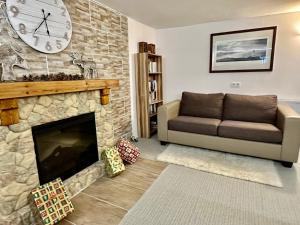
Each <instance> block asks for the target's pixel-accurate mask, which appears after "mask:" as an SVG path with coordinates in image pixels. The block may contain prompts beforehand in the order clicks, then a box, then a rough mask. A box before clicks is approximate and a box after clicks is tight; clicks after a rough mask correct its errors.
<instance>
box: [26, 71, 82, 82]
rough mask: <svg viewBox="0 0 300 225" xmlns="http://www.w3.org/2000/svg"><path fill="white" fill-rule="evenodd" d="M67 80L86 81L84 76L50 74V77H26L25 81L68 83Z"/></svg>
mask: <svg viewBox="0 0 300 225" xmlns="http://www.w3.org/2000/svg"><path fill="white" fill-rule="evenodd" d="M66 80H84V76H83V75H78V74H75V75H73V74H65V73H58V74H50V75H45V74H43V75H24V76H23V81H27V82H32V81H66Z"/></svg>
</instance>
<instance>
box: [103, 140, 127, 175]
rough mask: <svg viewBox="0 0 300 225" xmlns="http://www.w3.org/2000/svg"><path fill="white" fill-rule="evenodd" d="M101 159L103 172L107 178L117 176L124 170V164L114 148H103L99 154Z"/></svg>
mask: <svg viewBox="0 0 300 225" xmlns="http://www.w3.org/2000/svg"><path fill="white" fill-rule="evenodd" d="M101 159H102V160H103V161H104V163H105V171H106V173H107V176H108V177H114V176H117V175H119V174H120V173H122V172H123V171H124V170H125V166H124V163H123V161H122V159H121V157H120V154H119V152H118V149H117V147H115V146H114V147H107V148H105V149H104V150H103V152H102V153H101Z"/></svg>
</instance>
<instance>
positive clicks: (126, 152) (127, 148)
mask: <svg viewBox="0 0 300 225" xmlns="http://www.w3.org/2000/svg"><path fill="white" fill-rule="evenodd" d="M117 148H118V151H119V153H120V156H121V158H122V159H123V161H125V162H127V163H129V164H133V163H135V162H136V160H137V158H138V157H139V156H140V154H141V153H140V150H139V148H138V147H136V146H135V145H134V144H133V143H131V142H130V141H129V140H127V139H125V138H121V139H120V140H119V141H118V143H117Z"/></svg>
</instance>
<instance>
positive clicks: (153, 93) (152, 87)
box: [149, 80, 157, 103]
mask: <svg viewBox="0 0 300 225" xmlns="http://www.w3.org/2000/svg"><path fill="white" fill-rule="evenodd" d="M156 100H157V81H156V80H150V81H149V102H150V103H152V102H154V101H156Z"/></svg>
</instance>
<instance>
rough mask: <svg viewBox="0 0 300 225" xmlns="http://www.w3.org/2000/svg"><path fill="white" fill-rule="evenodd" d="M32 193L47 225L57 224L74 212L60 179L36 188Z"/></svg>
mask: <svg viewBox="0 0 300 225" xmlns="http://www.w3.org/2000/svg"><path fill="white" fill-rule="evenodd" d="M31 193H32V196H33V200H34V203H35V205H36V206H37V209H38V211H39V213H40V216H41V218H42V221H43V223H44V224H45V225H52V224H56V223H58V222H59V221H61V220H62V219H63V218H65V217H66V216H67V215H68V214H70V213H72V212H73V211H74V207H73V205H72V203H71V201H70V200H69V197H68V194H67V192H66V189H65V187H64V185H63V182H62V181H61V179H60V178H57V179H56V180H54V181H51V182H49V183H47V184H43V185H41V186H39V187H37V188H34V189H33V190H32V191H31Z"/></svg>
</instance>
